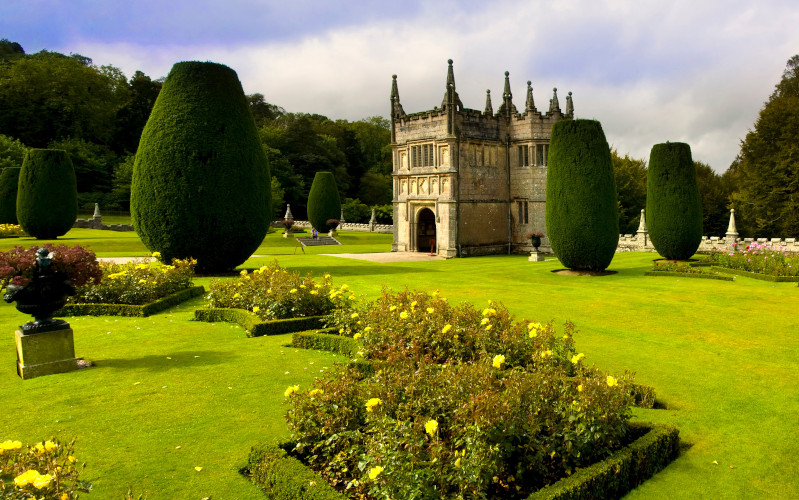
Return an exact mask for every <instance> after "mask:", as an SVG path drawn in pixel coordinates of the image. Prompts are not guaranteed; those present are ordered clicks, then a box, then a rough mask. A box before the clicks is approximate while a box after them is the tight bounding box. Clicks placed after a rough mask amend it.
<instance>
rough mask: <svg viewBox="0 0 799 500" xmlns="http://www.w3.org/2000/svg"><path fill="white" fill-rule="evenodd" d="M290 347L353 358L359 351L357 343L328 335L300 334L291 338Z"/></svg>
mask: <svg viewBox="0 0 799 500" xmlns="http://www.w3.org/2000/svg"><path fill="white" fill-rule="evenodd" d="M291 346H292V347H299V348H301V349H316V350H319V351H330V352H334V353H336V354H343V355H345V356H350V357H352V356H354V355H355V354H356V353H357V352H358V351H359V350H360V346H359V345H358V341H357V340H355V339H353V338H352V337H343V336H341V335H335V334H330V333H318V332H300V333H295V334H294V335H293V336H292V337H291Z"/></svg>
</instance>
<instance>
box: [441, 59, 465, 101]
mask: <svg viewBox="0 0 799 500" xmlns="http://www.w3.org/2000/svg"><path fill="white" fill-rule="evenodd" d="M447 63H448V64H449V66H447V90H446V91H445V92H444V100H443V101H441V108H442V109H448V107H449V106H452V107H453V108H455V109H456V110H457V109H463V103H462V102H461V99H460V97H458V93H457V92H456V91H455V70H454V69H453V68H452V59H448V60H447Z"/></svg>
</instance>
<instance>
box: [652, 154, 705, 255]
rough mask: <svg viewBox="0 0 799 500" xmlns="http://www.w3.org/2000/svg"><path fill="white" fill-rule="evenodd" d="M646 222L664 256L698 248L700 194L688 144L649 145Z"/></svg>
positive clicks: (692, 251) (691, 251)
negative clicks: (650, 146)
mask: <svg viewBox="0 0 799 500" xmlns="http://www.w3.org/2000/svg"><path fill="white" fill-rule="evenodd" d="M646 225H647V229H649V238H650V240H651V241H652V244H653V245H654V246H655V250H657V252H658V253H659V254H660V255H662V256H663V257H665V258H667V259H675V260H685V259H688V258H689V257H690V256H691V255H693V254H694V253H695V252H696V249H697V248H699V244H700V243H701V242H702V197H701V195H700V194H699V186H698V185H697V182H696V168H695V167H694V161H693V158H691V147H690V146H689V145H688V144H685V143H682V142H667V143H664V144H655V145H654V146H652V152H651V153H650V155H649V169H648V171H647V174H646Z"/></svg>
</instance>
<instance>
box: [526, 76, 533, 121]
mask: <svg viewBox="0 0 799 500" xmlns="http://www.w3.org/2000/svg"><path fill="white" fill-rule="evenodd" d="M524 110H525V111H526V112H528V113H530V112H533V113H535V102H533V82H531V81H530V80H527V102H526V103H525V106H524Z"/></svg>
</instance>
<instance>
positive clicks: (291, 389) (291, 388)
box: [283, 385, 300, 397]
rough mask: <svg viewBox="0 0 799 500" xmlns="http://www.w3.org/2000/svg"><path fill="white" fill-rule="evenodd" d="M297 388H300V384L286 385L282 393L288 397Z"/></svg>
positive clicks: (297, 389)
mask: <svg viewBox="0 0 799 500" xmlns="http://www.w3.org/2000/svg"><path fill="white" fill-rule="evenodd" d="M299 390H300V386H298V385H290V386H289V387H288V389H286V392H284V393H283V395H284V396H285V397H289V396H291V395H292V394H294V393H295V392H297V391H299Z"/></svg>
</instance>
